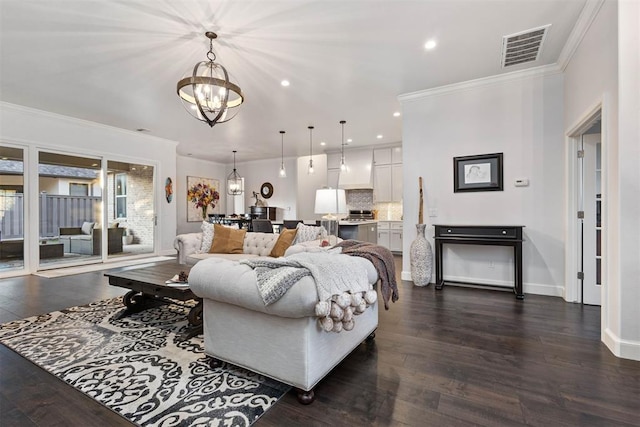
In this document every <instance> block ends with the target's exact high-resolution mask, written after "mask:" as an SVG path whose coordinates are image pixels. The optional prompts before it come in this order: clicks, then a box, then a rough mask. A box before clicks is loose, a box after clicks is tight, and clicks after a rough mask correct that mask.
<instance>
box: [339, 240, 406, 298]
mask: <svg viewBox="0 0 640 427" xmlns="http://www.w3.org/2000/svg"><path fill="white" fill-rule="evenodd" d="M334 247H335V248H342V253H343V254H345V255H352V256H359V257H363V258H366V259H368V260H369V261H370V262H371V263H372V264H373V266H374V267H375V269H376V271H377V272H378V277H379V278H380V293H381V294H382V300H383V301H384V309H385V310H389V300H391V301H393V302H396V301H398V298H399V296H398V283H397V282H396V265H395V262H394V260H393V254H392V253H391V251H390V250H389V249H387V248H385V247H384V246H380V245H376V244H374V243H368V242H361V241H359V240H343V241H342V242H340V243H338V244H337V245H335V246H334Z"/></svg>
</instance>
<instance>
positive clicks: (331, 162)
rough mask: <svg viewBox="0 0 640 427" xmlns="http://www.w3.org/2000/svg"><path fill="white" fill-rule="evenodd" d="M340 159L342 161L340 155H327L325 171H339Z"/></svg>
mask: <svg viewBox="0 0 640 427" xmlns="http://www.w3.org/2000/svg"><path fill="white" fill-rule="evenodd" d="M341 159H342V153H328V154H327V169H340V160H341Z"/></svg>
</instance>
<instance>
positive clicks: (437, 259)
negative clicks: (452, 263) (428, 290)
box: [436, 241, 444, 290]
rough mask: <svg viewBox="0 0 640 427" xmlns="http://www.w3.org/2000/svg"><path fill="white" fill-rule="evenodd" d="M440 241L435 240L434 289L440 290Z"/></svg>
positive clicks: (441, 282)
mask: <svg viewBox="0 0 640 427" xmlns="http://www.w3.org/2000/svg"><path fill="white" fill-rule="evenodd" d="M442 267H443V266H442V243H441V242H438V241H436V289H437V290H442V288H443V287H444V278H443V277H442Z"/></svg>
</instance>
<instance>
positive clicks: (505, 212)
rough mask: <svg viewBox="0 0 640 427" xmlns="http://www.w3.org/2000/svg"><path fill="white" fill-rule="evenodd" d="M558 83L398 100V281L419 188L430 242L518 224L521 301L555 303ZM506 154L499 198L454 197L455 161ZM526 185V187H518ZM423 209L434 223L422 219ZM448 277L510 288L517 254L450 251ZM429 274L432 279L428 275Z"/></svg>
mask: <svg viewBox="0 0 640 427" xmlns="http://www.w3.org/2000/svg"><path fill="white" fill-rule="evenodd" d="M562 87H563V79H562V75H561V74H558V73H556V74H552V75H547V76H534V77H526V76H523V77H518V78H512V79H506V80H502V81H498V82H496V81H493V83H491V84H479V85H475V86H474V85H467V86H466V88H465V89H462V90H453V91H446V92H442V91H439V92H434V93H432V92H430V91H424V92H423V93H422V94H412V95H411V96H407V97H401V101H402V109H403V164H404V177H403V204H404V209H403V210H404V230H405V231H404V237H405V238H404V239H403V249H404V251H403V253H404V256H403V266H402V269H403V278H406V279H408V278H409V277H410V262H409V248H410V245H411V242H412V241H413V240H414V238H415V236H416V230H415V224H416V223H417V222H418V201H419V199H418V194H419V193H418V177H419V176H422V177H423V181H424V195H425V217H424V220H425V222H426V223H427V224H428V226H429V227H428V228H427V232H426V236H427V238H428V239H429V240H430V241H431V242H432V244H433V227H432V225H433V224H452V225H455V224H478V225H483V224H496V225H502V224H505V225H524V226H526V228H525V229H524V233H525V239H526V242H525V243H524V247H523V262H524V268H523V270H524V271H523V272H524V277H523V279H524V288H525V292H526V293H540V294H547V295H561V293H562V288H563V286H564V283H563V282H564V263H563V257H564V242H563V236H564V212H563V197H564V194H563V188H562V185H559V184H560V183H562V182H563V179H564V175H563V170H564V169H563V168H564V160H563V157H564V139H563V134H562V125H563V121H562V117H563V116H562ZM488 153H504V191H492V192H473V193H454V192H453V158H454V157H457V156H467V155H476V154H488ZM517 178H528V179H529V182H530V185H529V186H528V187H515V186H514V181H515V180H516V179H517ZM429 209H436V210H437V217H435V218H434V217H428V212H429ZM444 255H445V256H444V259H445V264H444V271H445V277H448V278H450V279H451V280H453V279H457V280H462V281H473V282H476V283H478V282H479V283H487V284H496V285H505V286H513V262H512V259H513V251H512V250H511V249H509V248H505V247H477V246H463V245H455V246H454V245H449V246H448V247H447V249H446V250H445V254H444ZM434 274H435V272H434Z"/></svg>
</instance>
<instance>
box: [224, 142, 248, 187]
mask: <svg viewBox="0 0 640 427" xmlns="http://www.w3.org/2000/svg"><path fill="white" fill-rule="evenodd" d="M242 193H244V180H243V179H242V177H241V176H240V174H239V173H238V171H237V170H236V150H233V172H231V173H230V174H229V176H228V177H227V194H228V195H230V196H237V195H239V194H242Z"/></svg>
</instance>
